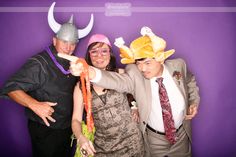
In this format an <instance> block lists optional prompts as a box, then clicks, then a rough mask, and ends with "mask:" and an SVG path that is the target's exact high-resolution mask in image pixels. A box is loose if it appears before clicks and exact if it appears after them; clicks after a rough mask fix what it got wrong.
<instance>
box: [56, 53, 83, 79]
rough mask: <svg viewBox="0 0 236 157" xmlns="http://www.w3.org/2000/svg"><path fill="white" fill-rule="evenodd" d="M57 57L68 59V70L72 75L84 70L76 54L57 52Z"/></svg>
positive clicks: (78, 74) (77, 74)
mask: <svg viewBox="0 0 236 157" xmlns="http://www.w3.org/2000/svg"><path fill="white" fill-rule="evenodd" d="M57 55H58V56H59V57H61V58H64V59H66V60H69V61H70V72H71V74H72V75H74V76H80V74H81V73H82V72H83V70H84V66H83V64H82V63H81V62H79V61H78V60H79V58H78V57H76V56H70V55H67V54H64V53H58V54H57Z"/></svg>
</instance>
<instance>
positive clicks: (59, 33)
mask: <svg viewBox="0 0 236 157" xmlns="http://www.w3.org/2000/svg"><path fill="white" fill-rule="evenodd" d="M55 4H56V2H53V3H52V5H51V7H50V8H49V10H48V24H49V26H50V28H51V29H52V30H53V32H54V33H56V37H57V38H58V39H61V40H64V41H68V42H73V43H77V42H78V41H79V39H81V38H83V37H85V36H87V35H88V34H89V32H90V31H91V29H92V27H93V21H94V20H93V14H91V18H90V21H89V24H88V25H87V27H85V28H84V29H77V28H76V26H75V25H74V23H73V15H71V17H70V20H69V21H68V22H67V23H64V24H62V25H61V24H59V23H57V22H56V21H55V19H54V15H53V12H54V6H55Z"/></svg>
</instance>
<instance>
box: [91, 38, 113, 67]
mask: <svg viewBox="0 0 236 157" xmlns="http://www.w3.org/2000/svg"><path fill="white" fill-rule="evenodd" d="M88 52H89V55H90V59H91V63H92V65H93V66H94V67H96V68H99V69H103V70H105V69H106V67H107V65H108V64H109V62H110V59H111V54H110V47H109V46H108V45H107V44H104V43H97V44H96V45H94V46H92V47H91V48H90V49H89V50H88Z"/></svg>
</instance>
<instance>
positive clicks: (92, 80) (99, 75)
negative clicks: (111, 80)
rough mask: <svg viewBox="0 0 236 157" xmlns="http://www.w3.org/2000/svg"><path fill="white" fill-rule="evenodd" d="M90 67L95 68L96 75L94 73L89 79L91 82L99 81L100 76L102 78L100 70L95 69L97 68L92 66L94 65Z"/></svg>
mask: <svg viewBox="0 0 236 157" xmlns="http://www.w3.org/2000/svg"><path fill="white" fill-rule="evenodd" d="M92 68H93V69H94V70H95V73H96V75H95V77H94V78H93V79H91V80H90V81H91V82H93V83H97V82H99V81H100V80H101V78H102V72H101V70H99V69H97V68H94V67H92Z"/></svg>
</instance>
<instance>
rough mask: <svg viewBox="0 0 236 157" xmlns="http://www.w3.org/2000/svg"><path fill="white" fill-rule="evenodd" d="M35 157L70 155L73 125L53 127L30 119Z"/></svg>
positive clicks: (63, 156)
mask: <svg viewBox="0 0 236 157" xmlns="http://www.w3.org/2000/svg"><path fill="white" fill-rule="evenodd" d="M28 129H29V133H30V136H31V142H32V150H33V157H70V156H71V150H72V148H71V147H70V142H71V138H70V137H71V134H72V131H71V127H69V128H66V129H51V128H49V127H47V126H45V125H42V124H40V123H37V122H33V121H31V120H29V121H28Z"/></svg>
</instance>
